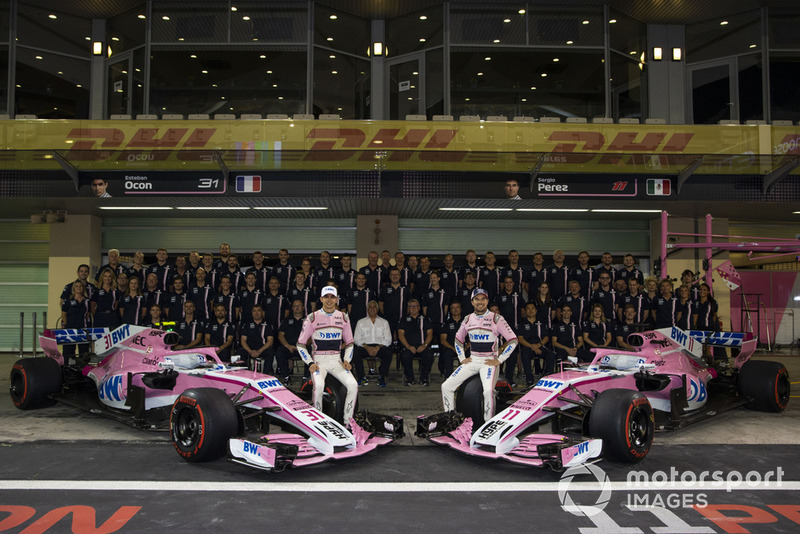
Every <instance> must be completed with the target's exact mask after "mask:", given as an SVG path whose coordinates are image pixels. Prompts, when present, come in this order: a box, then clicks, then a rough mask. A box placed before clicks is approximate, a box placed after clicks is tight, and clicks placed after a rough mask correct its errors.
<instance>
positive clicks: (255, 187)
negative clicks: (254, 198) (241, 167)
mask: <svg viewBox="0 0 800 534" xmlns="http://www.w3.org/2000/svg"><path fill="white" fill-rule="evenodd" d="M236 192H237V193H260V192H261V176H237V177H236Z"/></svg>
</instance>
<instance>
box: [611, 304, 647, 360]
mask: <svg viewBox="0 0 800 534" xmlns="http://www.w3.org/2000/svg"><path fill="white" fill-rule="evenodd" d="M636 313H637V312H636V306H634V305H633V304H626V305H625V306H624V308H623V309H622V322H620V323H619V324H617V331H616V336H617V346H618V347H619V348H621V349H625V350H636V349H635V348H634V347H632V346H631V345H630V344H628V336H629V335H630V334H633V333H634V332H640V331H641V328H640V326H639V321H637V320H636Z"/></svg>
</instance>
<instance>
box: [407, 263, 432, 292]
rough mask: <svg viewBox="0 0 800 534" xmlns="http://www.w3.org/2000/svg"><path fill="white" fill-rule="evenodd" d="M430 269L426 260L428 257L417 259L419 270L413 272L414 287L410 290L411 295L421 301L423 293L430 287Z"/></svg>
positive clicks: (429, 264)
mask: <svg viewBox="0 0 800 534" xmlns="http://www.w3.org/2000/svg"><path fill="white" fill-rule="evenodd" d="M412 258H413V256H412ZM430 267H431V260H429V259H428V256H422V257H421V258H420V259H419V269H418V270H417V271H415V272H414V287H413V288H412V290H411V292H412V294H413V295H414V296H415V297H417V298H418V299H421V298H422V296H423V295H424V294H425V292H426V291H427V290H428V289H430V287H431V280H430V276H431V271H430Z"/></svg>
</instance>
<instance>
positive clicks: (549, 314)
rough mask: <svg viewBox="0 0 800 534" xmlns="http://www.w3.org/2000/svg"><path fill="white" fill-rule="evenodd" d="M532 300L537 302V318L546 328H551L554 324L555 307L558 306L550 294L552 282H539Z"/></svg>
mask: <svg viewBox="0 0 800 534" xmlns="http://www.w3.org/2000/svg"><path fill="white" fill-rule="evenodd" d="M530 301H531V302H533V303H534V304H536V320H537V321H539V322H541V323H542V324H543V325H544V326H545V327H546V328H550V327H551V326H552V324H553V316H554V315H555V314H556V310H555V309H554V308H556V307H557V305H556V301H555V299H553V297H552V296H551V295H550V284H549V283H548V282H542V283H541V284H539V287H538V289H537V291H536V293H534V294H533V295H532V296H531V299H530Z"/></svg>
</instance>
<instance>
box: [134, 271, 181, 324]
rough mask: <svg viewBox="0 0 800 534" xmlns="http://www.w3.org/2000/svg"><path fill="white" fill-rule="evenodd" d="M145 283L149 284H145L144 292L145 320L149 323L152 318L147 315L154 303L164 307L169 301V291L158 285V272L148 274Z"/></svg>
mask: <svg viewBox="0 0 800 534" xmlns="http://www.w3.org/2000/svg"><path fill="white" fill-rule="evenodd" d="M145 283H146V284H147V285H146V286H145V288H144V292H143V293H142V296H143V297H144V306H145V317H144V320H145V322H146V323H149V322H150V318H149V317H148V316H147V314H148V313H149V311H150V308H151V307H152V306H153V305H154V304H157V305H158V306H161V308H162V309H163V308H164V306H165V305H166V301H167V298H166V296H167V292H166V291H164V290H163V289H161V288H159V287H158V274H156V273H149V274H148V275H147V278H145ZM181 315H182V313H181Z"/></svg>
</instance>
